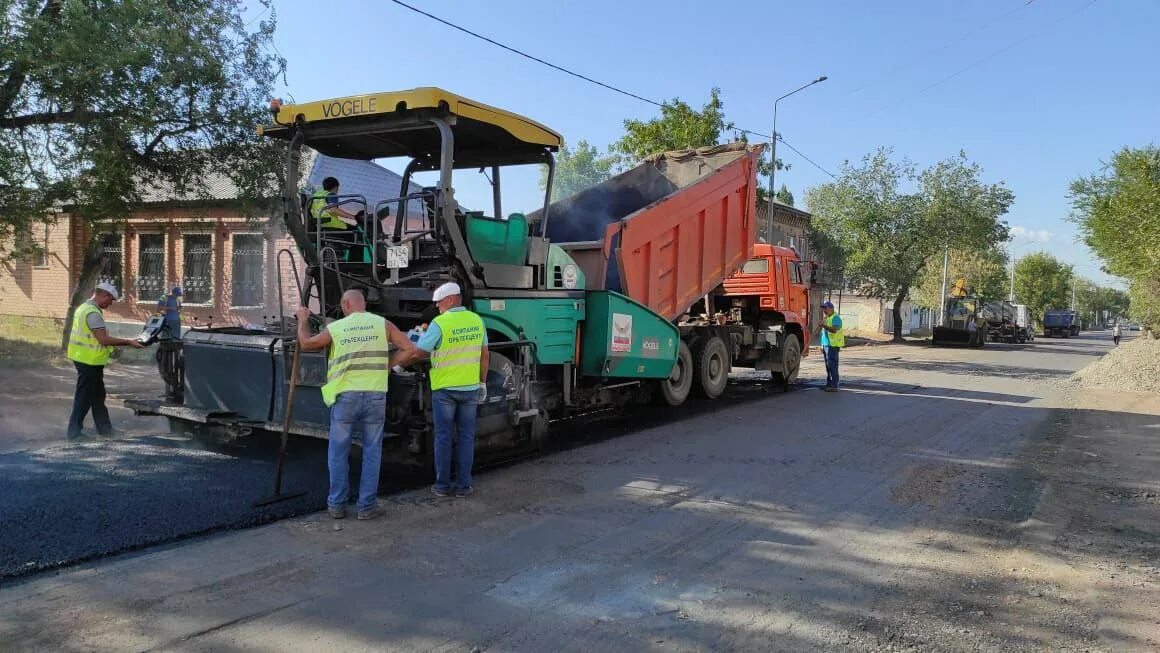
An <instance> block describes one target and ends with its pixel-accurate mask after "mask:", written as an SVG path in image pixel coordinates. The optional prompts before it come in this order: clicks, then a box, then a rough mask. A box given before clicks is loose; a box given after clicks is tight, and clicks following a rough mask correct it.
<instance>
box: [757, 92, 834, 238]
mask: <svg viewBox="0 0 1160 653" xmlns="http://www.w3.org/2000/svg"><path fill="white" fill-rule="evenodd" d="M827 79H829V77H826V76H825V75H822V76H821V77H819V78H817V79H815V80H814V81H812V82H810V83H809V84H806V85H805V86H801V87H799V88H796V89H794V90H792V91H790V92H789V93H786V94H785V95H783V96H781V97H779V98H777V99H776V100H774V101H773V131H771V132H770V133H769V141H770V148H769V153H770V157H771V158H770V163H771V165H770V169H769V196H768V197H767V198H766V200H767V201H766V206H767V208H768V210H767V211H766V214H765V222H766V225H765V241H766V242H768V243H769V244H771V245H772V244H773V194H774V192H775V190H774V187H773V180H774V177H775V176H776V175H777V103H778V102H781V101H782V100H784V99H786V98H787V97H789V96H791V95H793V94H794V93H797V92H798V91H804V90H805V89H807V88H809V87H811V86H813V85H814V84H820V83H822V82H824V81H826V80H827Z"/></svg>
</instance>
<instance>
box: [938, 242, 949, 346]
mask: <svg viewBox="0 0 1160 653" xmlns="http://www.w3.org/2000/svg"><path fill="white" fill-rule="evenodd" d="M950 264H951V246H950V245H947V248H946V249H945V250H944V251H943V282H942V294H940V295H939V299H938V325H939V326H946V322H945V320H946V314H947V269H948V268H949V267H950Z"/></svg>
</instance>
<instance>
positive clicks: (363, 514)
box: [357, 506, 383, 521]
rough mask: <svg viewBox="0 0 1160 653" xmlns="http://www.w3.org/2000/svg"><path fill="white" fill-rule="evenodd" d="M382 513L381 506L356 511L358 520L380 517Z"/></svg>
mask: <svg viewBox="0 0 1160 653" xmlns="http://www.w3.org/2000/svg"><path fill="white" fill-rule="evenodd" d="M382 515H383V509H382V507H381V506H375V507H373V508H367V509H366V510H360V511H358V517H357V519H358V520H359V521H367V520H368V519H375V518H377V517H381V516H382Z"/></svg>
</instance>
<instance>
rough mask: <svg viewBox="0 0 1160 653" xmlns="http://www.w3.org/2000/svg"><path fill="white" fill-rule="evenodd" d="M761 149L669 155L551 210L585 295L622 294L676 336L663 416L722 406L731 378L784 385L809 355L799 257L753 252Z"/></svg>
mask: <svg viewBox="0 0 1160 653" xmlns="http://www.w3.org/2000/svg"><path fill="white" fill-rule="evenodd" d="M762 149H763V147H762V146H760V145H759V146H749V145H746V144H744V143H734V144H731V145H722V146H716V147H712V148H702V149H700V150H696V151H678V152H666V153H664V154H659V155H656V156H654V157H651V158H650V159H648V160H647V161H645V162H644V163H642V164H641V165H639V166H637V167H635V168H633V169H631V170H628V171H626V172H624V173H622V174H620V175H617V176H615V177H613V178H611V179H609V180H607V181H604V182H602V183H600V184H597V185H595V186H593V187H591V188H588V189H585V190H583V191H581V192H579V193H577V194H575V195H573V196H571V197H569V198H567V199H564V200H560V201H558V202H555V203H553V204H552V205H550V206H549V207H548V215H549V220H548V233H547V235H548V236H549V238H550V240H551V241H552V243H553V244H556V245H559V246H561V247H562V248H563V249H564V250H565V251H566V252H567V253H568V254H569V255H570V256H571V257H572V258H573V260H575V261H576V264H577V265H578V266H579V267H580V268H581V270H582V271H583V273H584V277H585V279H587V283H588V286H587V287H588V290H589V291H600V290H610V291H615V292H618V293H621V294H623V295H625V296H627V297H629V298H630V299H632V300H635V301H636V302H639V303H640V304H641V305H643V306H644V307H647V308H648V309H649V310H650V311H652V312H653V313H655V314H657V315H660V316H662V317H664V318H666V319H668V320H670V321H671V322H672V323H673V324H674V325H675V326H676V327H677V329H678V331H679V334H680V340H681V343H680V346H679V351H678V355H677V361H676V364H675V365H674V367H673V372H672V375H671V376H670V378H669V379H668V380H666V381H664V382H662V383H661V384H660V390H661V394H662V396H663V398H664V400H665V401H666V402H667V403H669V404H671V405H674V406H675V405H679V404H681V403H682V402H684V400H685V399H686V398H687V397H688V395H689V393H690V392H691V391H694V390H695V391H697V392H698V393H699V394H701V395H704V396H707V397H710V398H715V397H717V396H720V395H721V393H723V392H724V391H725V386H726V383H727V382H728V377H729V371H730V368H731V367H733V366H742V367H753V368H756V369H762V370H769V371H770V372H771V374H772V378H773V379H774V381H776V382H779V383H781V384H788V383H790V382H792V381H793V380H794V378H796V376H797V372H798V367H799V365H800V362H801V356H802V353H803V352H804V351H808V348H807V345H808V344H809V330H808V328H806V326H805V325H807V324H808V323H809V315H808V306H809V291H808V285H807V284H806V283H805V282H804V281H803V279H804V278H805V277H804V276H803V271H802V269H801V267H800V265H801V264H800V262H799V261H798V259H797V255H796V253H795V252H794V251H793V250H792V249H788V248H784V247H771V246H769V245H765V244H757V245H756V246H755V244H754V243H755V240H756V231H757V212H756V193H757V166H758V159H759V157H760V154H761V151H762ZM530 218H531V219H532V220H533V221H537V220H539V219H541V216H539V215H536V214H533V215H532V216H530ZM755 250H756V251H755Z"/></svg>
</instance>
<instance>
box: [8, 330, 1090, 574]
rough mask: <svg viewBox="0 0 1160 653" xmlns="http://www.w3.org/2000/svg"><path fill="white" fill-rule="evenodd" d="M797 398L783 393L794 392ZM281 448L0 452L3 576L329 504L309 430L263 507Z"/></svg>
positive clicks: (417, 476) (966, 370) (646, 420)
mask: <svg viewBox="0 0 1160 653" xmlns="http://www.w3.org/2000/svg"><path fill="white" fill-rule="evenodd" d="M1077 345H1087V347H1084V351H1083V353H1091V354H1097V355H1098V353H1102V351H1104V350H1103V349H1102V348H1100V347H1097V348H1095V349H1094V350H1092V349H1090V343H1079V342H1077V341H1074V340H1071V341H1068V340H1044V339H1039V340H1036V341H1035V343H1033V344H1029V345H1022V346H1013V345H988V349H991V348H1006V347H1009V348H1011V349H1016V350H1019V351H1020V353H1021V354H1023V355H1026V354H1032V355H1034V354H1043V353H1052V352H1054V353H1057V354H1066V353H1071V350H1072V349H1075V347H1076V346H1077ZM855 351H856V350H855ZM851 353H854V352H853V351H852V352H851ZM815 359H820V357H816V356H812V355H811V356H810V357H808V358H807V359H806V363H807V365H806V367H805V368H804V369H803V378H802V379H799V383H798V384H797V386H795V387H796V389H798V390H801V389H809V388H815V387H817V386H818V385H819V381H818V378H816V377H819V376H820V375H821V369H820V368H821V365H820V360H815ZM851 362H853V361H851ZM862 364H863V365H870V366H875V365H880V366H882V367H883V368H884V369H885V368H897V367H899V366H900V365H901V366H908V365H909V366H910V367H913V368H914V371H931V372H951V373H954V374H960V373H961V374H970V375H978V374H999V375H1008V374H1009V373H1013V372H1016V371H1017V372H1018V374H1017V376H1020V377H1024V378H1030V377H1029V376H1028V375H1031V376H1035V377H1041V379H1040V380H1049V379H1051V378H1058V377H1059V376H1060V375H1064V376H1065V375H1066V374H1069V373H1070V372H1071V371H1072V369H1074V368H1073V367H1072V366H1070V365H1069V366H1068V367H1067V369H1066V370H1038V371H1037V370H1036V369H1035V368H1034V367H1030V366H1028V367H1024V368H1020V369H1019V370H1015V369H1014V368H1012V370H1004V369H999V368H997V367H996V366H995V365H990V366H986V369H985V370H984V369H982V368H980V369H975V367H976V366H974V365H972V364H971V363H970V362H951V361H947V362H946V363H939V364H931V363H923V364H907V363H904V362H899V361H894V360H881V361H870V360H867V361H865V362H863V363H862ZM916 365H917V367H915V366H916ZM814 368H816V369H814ZM761 376H762V375H761V374H756V375H755V374H753V373H745V372H742V373H740V374H738V375H735V378H734V379H733V382H732V383H731V385H730V389H729V391H728V392H727V393H726V395H725V397H723V398H722V399H721V400H718V401H704V400H701V401H697V400H692V401H690V402H689V403H688V404H686V405H685V406H683V407H682V409H681V410H679V411H665V410H658V409H650V410H640V409H638V410H634V411H632V412H631V414H629V415H627V416H624V415H618V416H607V417H603V418H598V419H599V421H598V422H597V423H596V424H593V421H592V420H589V421H586V422H583V421H582V422H580V423H579V424H568V423H564V424H556V425H554V427H553V428H554V434H555V435H557V436H560V440H561V442H560V443H558V446H560V447H564V448H571V447H575V446H582V445H584V444H588V443H591V442H594V441H599V440H603V439H607V438H609V437H616V436H618V435H623V434H626V433H630V432H633V431H635V430H638V429H641V428H647V427H649V426H657V425H659V424H664V423H666V422H670V421H679V420H684V419H689V418H691V417H693V416H695V415H696V414H698V413H705V412H718V411H722V410H727V409H729V408H730V406H732V405H736V404H738V403H748V402H751V401H755V400H761V399H765V398H768V397H769V396H770V395H771V394H774V393H775V392H776V391H775V390H774V389H773V388H771V387H770V385H769V384H768V383H766V382H764V381H762V380H761ZM766 378H767V377H766ZM850 380H851V382H854V383H857V381H856V380H855V379H853V378H852V379H850ZM791 397H792V395H790V396H787V397H784V398H779V399H775V400H784V401H792V399H791ZM267 435H268V434H267ZM276 451H277V438H276V437H273V436H268V437H267V436H255V437H252V438H250V439H248V440H247V441H245V443H244V444H242V445H239V446H236V447H233V448H222V447H215V448H213V449H207V448H205V447H202V446H196V444H195V443H194V442H192V441H190V440H189V439H188V438H182V437H178V436H169V435H152V436H147V437H138V438H133V439H125V440H98V441H91V442H86V443H82V444H72V445H64V446H56V447H49V448H44V449H38V450H29V451H19V452H15V453H7V454H0V525H2V527H0V579H4V578H9V579H10V578H12V577H16V576H25V575H28V574H32V573H35V572H39V571H43V570H47V569H52V568H57V567H62V566H67V565H69V564H74V563H77V562H81V561H86V560H92V559H96V558H100V557H104V556H108V555H112V554H117V553H123V552H127V551H133V550H136V549H141V548H144V547H148V546H154V545H158V544H164V543H169V542H175V541H178V540H181V539H185V538H188V537H192V536H196V535H201V534H206V533H212V532H216V531H223V530H230V529H239V528H247V527H252V526H256V525H260V524H264V523H269V522H272V521H277V520H280V519H285V518H288V517H293V516H296V515H302V514H305V513H310V512H315V511H318V510H322V509H323V508H324V507H325V503H326V485H327V474H326V445H325V442H323V441H320V440H312V439H309V438H295V439H292V440H291V445H290V453H289V456H288V459H287V467H286V472H285V480H284V485H283V492H284V493H285V494H290V493H299V492H304V493H305V494H303V495H302V496H300V497H298V498H295V499H291V500H287V501H281V502H277V503H273V504H270V505H267V506H263V507H255V505H254V504H255V502H257V501H259V500H261V499H263V498H266V497H269V496H270V495H271V494H272V491H273V481H274V471H275V467H274V460H275V459H276ZM518 459H522V458H517V460H518ZM352 467H353V469H352V483H357V465H353V466H352ZM427 480H428V479H427V478H426V475H425V473H423V472H421V471H419V470H415V469H413V468H393V467H388V466H384V470H383V474H382V482H381V484H380V493H381V494H383V495H390V494H393V493H396V492H399V491H401V490H405V489H411V488H415V487H419V486H421V485H422V484H424V483H426V482H427Z"/></svg>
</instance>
